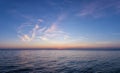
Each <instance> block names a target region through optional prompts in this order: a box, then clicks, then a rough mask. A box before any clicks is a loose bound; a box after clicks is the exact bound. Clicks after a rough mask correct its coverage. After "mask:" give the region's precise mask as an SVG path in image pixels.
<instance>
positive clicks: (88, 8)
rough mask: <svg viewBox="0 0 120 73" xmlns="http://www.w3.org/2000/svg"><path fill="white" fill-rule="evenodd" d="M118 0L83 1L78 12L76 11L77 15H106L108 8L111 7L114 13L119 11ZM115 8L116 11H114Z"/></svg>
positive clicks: (119, 4)
mask: <svg viewBox="0 0 120 73" xmlns="http://www.w3.org/2000/svg"><path fill="white" fill-rule="evenodd" d="M119 6H120V1H118V0H109V1H105V0H99V1H96V0H93V1H91V2H89V3H84V5H83V6H82V9H81V10H80V12H79V13H77V15H78V16H82V17H87V16H90V17H95V18H96V17H97V18H98V17H103V16H106V15H108V12H107V11H108V10H109V9H111V10H113V11H114V13H116V11H119ZM115 10H116V11H115Z"/></svg>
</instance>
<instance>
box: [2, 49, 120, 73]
mask: <svg viewBox="0 0 120 73" xmlns="http://www.w3.org/2000/svg"><path fill="white" fill-rule="evenodd" d="M0 73H120V51H100V50H98V51H97V50H96V51H95V50H92V51H90V50H89V51H88V50H0Z"/></svg>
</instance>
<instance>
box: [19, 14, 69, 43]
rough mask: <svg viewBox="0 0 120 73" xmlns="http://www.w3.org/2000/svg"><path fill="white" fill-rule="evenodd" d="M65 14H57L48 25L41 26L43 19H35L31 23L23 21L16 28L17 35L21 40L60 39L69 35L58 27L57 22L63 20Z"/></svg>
mask: <svg viewBox="0 0 120 73" xmlns="http://www.w3.org/2000/svg"><path fill="white" fill-rule="evenodd" d="M64 18H65V16H64V15H61V16H59V17H58V18H57V19H56V21H54V22H52V23H51V24H50V26H49V27H48V26H44V27H42V26H41V24H42V22H43V19H37V21H36V22H35V23H36V24H33V23H31V22H29V23H24V24H22V25H21V26H20V27H19V28H18V36H19V37H20V39H21V40H22V41H34V40H42V41H55V40H56V41H58V40H59V41H60V40H64V39H67V38H68V37H70V36H69V35H68V33H66V32H64V31H63V30H60V29H59V24H60V23H61V22H62V20H64Z"/></svg>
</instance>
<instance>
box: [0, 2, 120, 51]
mask: <svg viewBox="0 0 120 73" xmlns="http://www.w3.org/2000/svg"><path fill="white" fill-rule="evenodd" d="M0 48H58V49H59V48H120V0H0Z"/></svg>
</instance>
